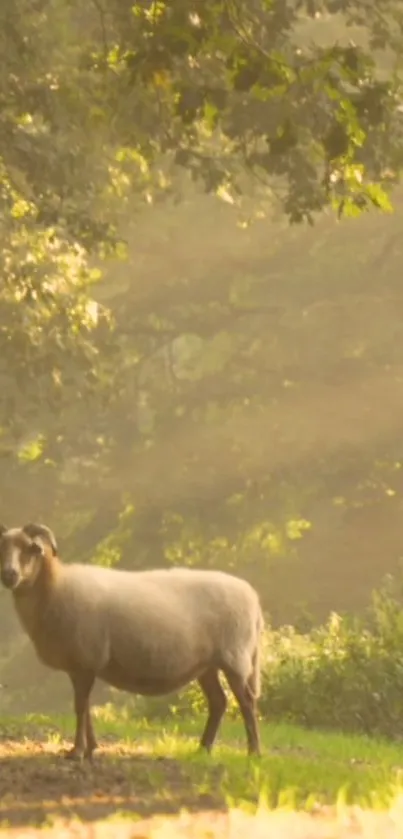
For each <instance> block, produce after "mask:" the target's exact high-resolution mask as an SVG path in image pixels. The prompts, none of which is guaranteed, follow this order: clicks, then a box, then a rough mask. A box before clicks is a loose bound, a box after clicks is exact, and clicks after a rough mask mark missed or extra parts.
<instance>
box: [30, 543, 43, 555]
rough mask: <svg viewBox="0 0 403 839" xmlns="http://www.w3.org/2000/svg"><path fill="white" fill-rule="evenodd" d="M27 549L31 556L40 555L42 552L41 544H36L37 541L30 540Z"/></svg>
mask: <svg viewBox="0 0 403 839" xmlns="http://www.w3.org/2000/svg"><path fill="white" fill-rule="evenodd" d="M28 550H29V553H30V554H31V556H41V554H42V553H43V548H42V545H38V542H31V544H30V546H29V549H28Z"/></svg>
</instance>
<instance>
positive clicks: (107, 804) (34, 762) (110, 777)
mask: <svg viewBox="0 0 403 839" xmlns="http://www.w3.org/2000/svg"><path fill="white" fill-rule="evenodd" d="M66 745H67V744H66ZM218 773H219V769H218ZM215 774H216V776H217V767H215ZM211 781H212V783H211V789H212V790H213V792H211V791H210V790H209V791H206V790H203V789H198V788H197V785H195V784H194V782H192V779H191V777H190V775H189V773H188V772H187V769H186V766H185V765H184V764H182V763H181V762H179V761H177V760H174V759H172V758H155V757H152V756H150V755H148V754H143V753H141V751H139V750H136V749H134V748H125V747H124V746H121V745H120V744H119V745H118V746H116V745H111V746H106V747H103V748H102V749H101V750H100V751H99V753H97V755H96V759H95V760H94V762H93V764H92V765H91V764H88V762H85V763H83V764H82V765H78V764H77V763H74V762H71V761H68V760H65V759H64V758H63V757H62V755H61V747H60V745H59V744H58V745H57V747H55V748H52V746H49V745H48V744H46V746H43V745H41V744H40V743H38V742H34V741H32V740H25V741H23V742H22V743H21V742H14V741H12V740H5V741H3V742H2V743H1V744H0V825H2V824H7V825H10V826H11V825H21V826H22V825H27V824H36V825H41V824H43V823H44V822H48V823H49V820H53V819H55V818H69V819H70V818H72V817H74V816H77V817H79V818H80V819H85V820H87V821H90V822H92V821H95V820H98V819H103V818H105V817H107V816H111V815H113V814H115V813H116V811H120V812H122V813H123V814H128V813H131V814H135V815H136V816H137V817H142V816H143V817H144V816H148V815H151V814H155V813H178V812H179V811H180V810H181V808H186V809H188V810H197V811H200V810H206V809H211V808H215V807H218V808H223V807H224V802H223V800H222V797H221V796H220V793H219V791H218V790H217V786H218V787H219V778H218V777H216V778H215V777H214V774H213V776H212V778H211Z"/></svg>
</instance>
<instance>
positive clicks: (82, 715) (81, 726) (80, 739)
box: [65, 673, 95, 760]
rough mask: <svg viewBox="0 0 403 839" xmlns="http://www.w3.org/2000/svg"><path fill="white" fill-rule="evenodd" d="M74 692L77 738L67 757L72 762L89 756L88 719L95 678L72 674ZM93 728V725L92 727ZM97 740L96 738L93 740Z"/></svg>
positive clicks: (82, 674)
mask: <svg viewBox="0 0 403 839" xmlns="http://www.w3.org/2000/svg"><path fill="white" fill-rule="evenodd" d="M69 675H70V679H71V682H72V685H73V691H74V710H75V714H76V736H75V739H74V746H73V748H72V749H70V750H69V751H68V752H66V755H65V756H66V757H67V758H69V759H70V760H82V758H83V757H84V756H87V755H88V751H89V742H88V718H89V714H90V707H89V700H90V694H91V690H92V688H93V685H94V682H95V678H94V676H92V675H91V674H88V673H70V674H69ZM91 728H92V725H91ZM93 739H95V738H93Z"/></svg>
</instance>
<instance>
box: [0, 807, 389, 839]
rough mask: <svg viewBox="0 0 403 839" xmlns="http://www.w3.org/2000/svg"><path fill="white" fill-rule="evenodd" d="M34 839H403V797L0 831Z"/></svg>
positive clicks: (11, 835) (4, 833)
mask: <svg viewBox="0 0 403 839" xmlns="http://www.w3.org/2000/svg"><path fill="white" fill-rule="evenodd" d="M6 835H7V836H8V837H13V836H14V837H18V839H33V837H38V836H39V835H40V836H42V837H43V839H245V837H250V839H403V799H402V800H400V801H398V802H397V803H396V805H395V806H394V807H393V808H392V809H391V810H389V811H388V812H385V811H380V812H378V811H373V810H362V809H360V808H345V809H342V810H339V811H338V812H335V811H334V810H332V809H331V808H321V809H318V810H317V812H316V813H311V814H308V813H304V812H290V811H286V810H273V811H270V812H264V811H261V812H259V813H257V814H256V815H248V814H247V813H244V812H242V811H239V810H232V811H231V812H229V813H217V812H210V813H198V814H187V813H182V814H181V815H179V816H169V817H166V818H164V817H162V816H158V817H152V818H150V819H144V820H141V821H137V822H135V823H130V822H129V821H127V820H124V821H121V822H119V821H112V822H111V821H107V822H106V821H104V822H93V823H90V824H89V823H88V822H87V823H85V822H78V821H76V822H68V823H67V822H60V823H58V824H54V825H53V826H52V827H49V828H42V829H39V828H34V827H26V828H13V829H11V830H10V829H8V830H0V837H2V836H6Z"/></svg>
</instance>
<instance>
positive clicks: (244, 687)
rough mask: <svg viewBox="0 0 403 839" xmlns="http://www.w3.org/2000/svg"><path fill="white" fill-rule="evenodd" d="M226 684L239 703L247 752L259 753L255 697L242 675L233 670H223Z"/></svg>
mask: <svg viewBox="0 0 403 839" xmlns="http://www.w3.org/2000/svg"><path fill="white" fill-rule="evenodd" d="M224 673H225V676H226V678H227V681H228V684H229V686H230V688H231V690H232V693H233V694H234V696H235V699H236V701H237V702H238V705H239V710H240V712H241V714H242V718H243V721H244V724H245V729H246V737H247V743H248V752H249V754H250V755H251V754H255V755H260V738H259V731H258V724H257V714H256V698H255V696H254V695H253V692H252V690H251V688H250V687H249V685H248V684H247V683H245V681H244V679H243V678H242V676H240V674H239V673H236V672H235V671H234V670H229V669H228V668H226V669H225V670H224Z"/></svg>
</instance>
